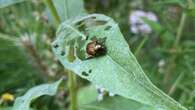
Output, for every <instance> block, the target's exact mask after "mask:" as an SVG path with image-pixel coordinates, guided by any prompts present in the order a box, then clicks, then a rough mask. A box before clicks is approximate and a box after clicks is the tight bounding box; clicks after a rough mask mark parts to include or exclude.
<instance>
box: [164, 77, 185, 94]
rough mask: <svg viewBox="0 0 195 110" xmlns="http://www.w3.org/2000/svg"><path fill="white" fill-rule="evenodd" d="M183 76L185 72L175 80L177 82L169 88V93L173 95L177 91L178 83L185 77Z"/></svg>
mask: <svg viewBox="0 0 195 110" xmlns="http://www.w3.org/2000/svg"><path fill="white" fill-rule="evenodd" d="M183 77H184V73H181V74H180V75H179V76H178V78H177V79H176V80H175V83H174V84H173V85H172V87H171V88H170V89H169V92H168V95H172V94H173V93H174V92H175V90H176V87H177V85H178V84H179V83H180V81H181V80H182V79H183Z"/></svg>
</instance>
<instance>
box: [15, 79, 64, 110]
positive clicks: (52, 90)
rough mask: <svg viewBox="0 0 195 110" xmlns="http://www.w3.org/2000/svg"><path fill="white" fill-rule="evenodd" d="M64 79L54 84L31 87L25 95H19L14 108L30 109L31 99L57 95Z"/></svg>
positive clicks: (20, 109)
mask: <svg viewBox="0 0 195 110" xmlns="http://www.w3.org/2000/svg"><path fill="white" fill-rule="evenodd" d="M61 81H62V79H60V80H59V81H57V82H55V83H52V84H43V85H40V86H37V87H34V88H32V89H30V90H29V91H28V92H27V93H26V94H25V95H24V96H22V97H18V98H17V99H16V101H15V103H14V107H13V109H12V110H30V103H31V101H33V100H35V99H37V98H38V97H40V96H42V95H50V96H52V95H55V94H56V92H57V89H58V86H59V84H60V82H61Z"/></svg>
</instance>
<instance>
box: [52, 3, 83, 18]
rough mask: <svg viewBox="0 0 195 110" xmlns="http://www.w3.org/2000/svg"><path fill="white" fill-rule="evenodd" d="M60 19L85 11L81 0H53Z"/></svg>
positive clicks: (78, 14)
mask: <svg viewBox="0 0 195 110" xmlns="http://www.w3.org/2000/svg"><path fill="white" fill-rule="evenodd" d="M53 3H54V5H55V7H56V10H57V12H58V14H59V15H60V18H61V21H65V20H67V19H69V18H74V17H76V16H81V15H83V14H85V13H86V11H85V9H84V3H83V1H82V0H53Z"/></svg>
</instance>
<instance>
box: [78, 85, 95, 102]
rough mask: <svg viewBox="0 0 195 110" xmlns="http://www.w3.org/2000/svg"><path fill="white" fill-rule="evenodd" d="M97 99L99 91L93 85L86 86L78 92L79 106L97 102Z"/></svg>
mask: <svg viewBox="0 0 195 110" xmlns="http://www.w3.org/2000/svg"><path fill="white" fill-rule="evenodd" d="M86 94H87V95H86ZM97 97H98V92H97V89H96V88H95V87H94V86H92V85H89V86H85V87H83V88H81V89H80V90H79V91H78V103H79V105H83V104H89V103H91V102H95V101H97Z"/></svg>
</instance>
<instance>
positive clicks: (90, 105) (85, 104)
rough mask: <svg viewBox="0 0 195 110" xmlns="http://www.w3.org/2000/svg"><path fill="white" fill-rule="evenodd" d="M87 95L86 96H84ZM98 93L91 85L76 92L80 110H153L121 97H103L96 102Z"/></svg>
mask: <svg viewBox="0 0 195 110" xmlns="http://www.w3.org/2000/svg"><path fill="white" fill-rule="evenodd" d="M86 94H87V95H86ZM97 97H98V92H97V89H96V88H95V87H94V86H93V85H89V86H85V87H83V88H81V89H80V90H79V91H78V103H79V108H80V110H154V109H153V108H152V107H150V106H147V105H143V104H141V103H138V102H136V101H133V100H129V99H126V98H124V97H121V96H114V97H108V96H104V99H103V100H102V101H97Z"/></svg>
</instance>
